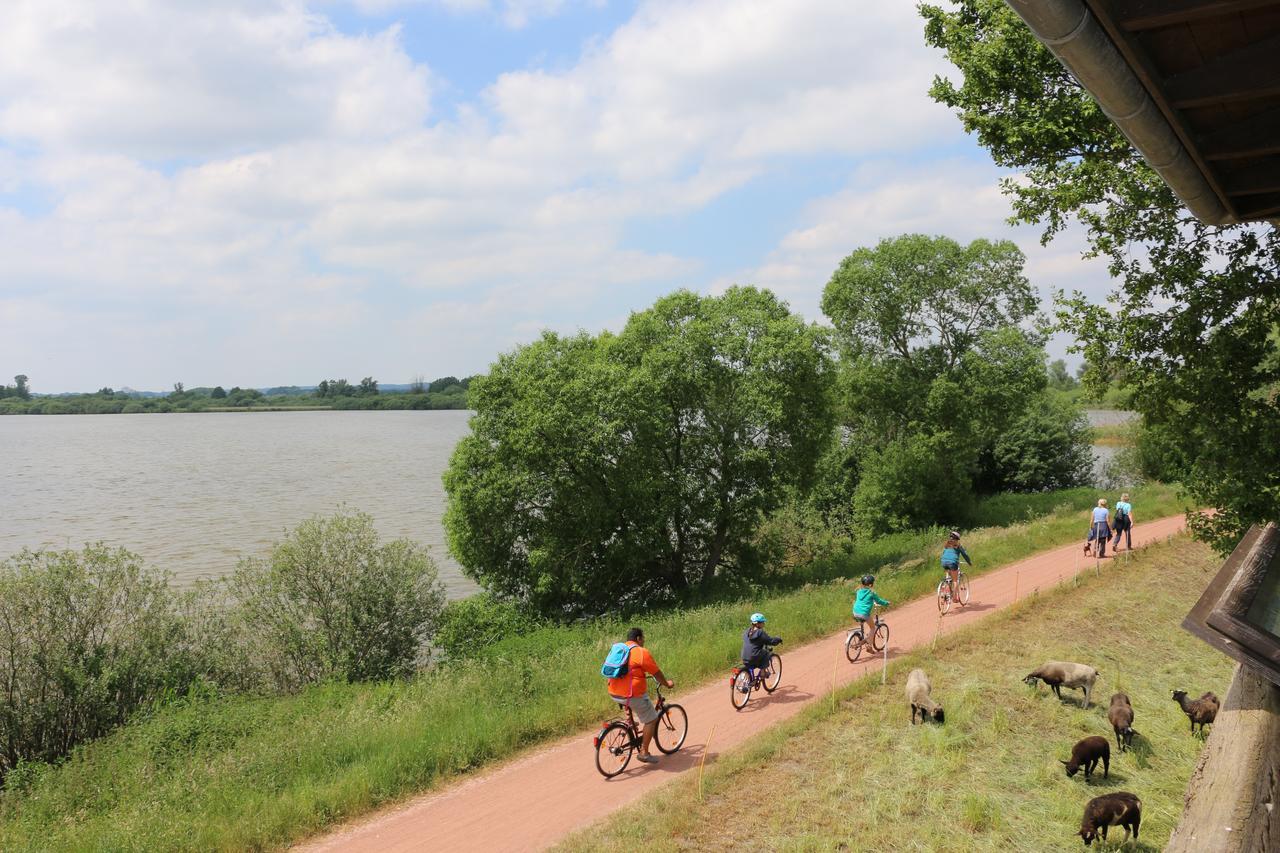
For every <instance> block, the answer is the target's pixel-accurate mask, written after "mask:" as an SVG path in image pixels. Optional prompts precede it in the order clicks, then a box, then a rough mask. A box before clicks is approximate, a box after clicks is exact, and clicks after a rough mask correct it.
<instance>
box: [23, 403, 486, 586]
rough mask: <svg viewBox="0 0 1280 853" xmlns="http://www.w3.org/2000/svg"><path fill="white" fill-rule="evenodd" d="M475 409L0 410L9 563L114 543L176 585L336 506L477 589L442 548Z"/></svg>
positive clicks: (450, 580)
mask: <svg viewBox="0 0 1280 853" xmlns="http://www.w3.org/2000/svg"><path fill="white" fill-rule="evenodd" d="M470 416H471V413H470V412H465V411H437V412H333V411H320V412H254V413H244V414H238V413H237V414H164V415H67V416H57V415H32V416H16V415H15V416H12V417H0V448H3V460H4V462H3V464H4V468H5V472H4V479H3V485H2V486H0V559H2V558H4V557H8V556H10V555H11V554H14V553H16V552H17V551H19V550H21V549H22V548H23V547H31V548H43V547H52V548H67V547H72V548H78V547H80V546H81V545H82V544H83V543H85V542H96V541H99V540H101V541H103V542H106V543H108V544H110V545H119V546H123V547H125V548H128V549H129V550H130V551H133V552H135V553H137V554H140V555H141V556H142V557H143V558H144V559H145V560H146V561H147V562H148V563H150V564H152V565H155V566H159V567H161V568H164V569H166V570H168V571H169V572H171V573H173V575H174V576H175V578H176V579H177V581H178V582H179V583H184V582H185V583H189V582H191V581H193V580H195V579H197V578H202V577H206V578H207V577H214V576H219V575H224V574H227V573H229V572H230V571H231V570H232V569H233V568H234V567H235V564H236V561H237V560H238V559H239V558H240V557H242V556H247V555H257V556H264V555H265V554H266V553H267V551H268V549H269V548H270V546H271V544H272V543H273V542H276V541H278V540H279V539H281V538H282V537H283V535H284V533H285V531H286V530H287V529H289V528H292V527H293V526H295V525H296V524H297V523H298V522H300V521H302V520H303V519H305V518H308V517H310V516H312V515H315V514H317V513H321V514H329V513H332V512H333V511H334V510H335V509H337V508H338V506H339V505H342V504H345V505H346V506H347V507H349V508H351V509H359V510H361V511H363V512H367V513H368V514H369V515H371V516H373V519H374V521H375V523H376V525H377V528H378V532H379V533H380V534H382V536H383V537H386V538H406V539H411V540H413V541H415V542H420V543H422V544H424V545H426V546H427V547H428V548H429V549H430V552H431V556H432V557H433V558H434V559H435V561H436V564H437V565H438V566H439V568H440V576H441V580H442V581H443V582H444V583H445V586H446V587H447V589H448V591H449V595H450V597H460V596H463V595H469V594H471V593H473V592H475V591H476V589H477V588H476V586H475V585H474V584H472V583H471V582H470V581H468V580H467V579H466V578H464V577H463V576H462V573H461V571H460V570H459V568H458V565H457V563H455V562H454V561H453V560H452V559H450V558H449V555H448V553H447V551H446V549H445V537H444V528H443V526H442V523H441V519H442V518H443V515H444V506H445V495H444V486H443V484H442V483H441V480H440V477H441V474H442V473H443V472H444V469H445V466H446V465H447V464H448V462H449V455H450V454H451V453H452V452H453V448H454V445H455V444H457V442H458V440H459V439H460V438H462V437H463V436H465V435H466V434H467V420H468V418H470Z"/></svg>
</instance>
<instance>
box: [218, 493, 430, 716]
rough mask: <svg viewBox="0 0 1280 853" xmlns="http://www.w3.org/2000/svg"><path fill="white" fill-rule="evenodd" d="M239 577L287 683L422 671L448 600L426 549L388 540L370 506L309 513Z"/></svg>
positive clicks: (244, 616) (262, 649) (253, 630)
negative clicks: (381, 534)
mask: <svg viewBox="0 0 1280 853" xmlns="http://www.w3.org/2000/svg"><path fill="white" fill-rule="evenodd" d="M229 583H230V592H231V595H232V597H233V598H234V599H235V601H236V602H237V610H238V618H239V621H240V624H241V626H242V628H243V629H244V630H246V631H247V632H248V634H247V642H249V643H252V644H254V645H255V646H256V648H257V649H258V655H257V662H258V664H259V665H260V666H261V667H262V669H263V671H264V672H265V673H266V675H267V677H268V679H269V680H270V681H271V682H272V683H273V684H274V686H275V687H277V688H278V689H282V690H293V689H297V688H298V687H301V686H302V685H305V684H309V683H312V682H317V681H324V680H327V679H333V678H336V679H342V680H346V681H363V680H368V679H383V678H392V677H398V676H403V675H408V674H410V673H412V672H413V671H414V670H415V669H416V668H417V666H418V665H419V663H420V662H421V658H422V657H423V654H424V651H423V650H424V649H425V647H426V646H425V644H426V641H427V639H428V638H429V637H430V636H431V634H432V633H433V631H434V629H435V626H436V622H437V619H438V618H439V615H440V611H441V609H442V608H443V607H444V600H445V599H444V588H443V586H442V585H441V584H440V582H439V580H438V578H437V574H436V567H435V564H434V563H433V562H432V561H431V558H430V557H429V556H428V555H427V553H426V551H425V550H424V549H423V548H422V547H421V546H419V545H416V544H414V543H412V542H409V541H408V540H404V539H397V540H395V541H393V542H389V543H387V544H385V545H383V544H379V542H378V534H377V533H376V532H375V531H374V529H373V519H372V518H371V517H370V516H368V515H366V514H364V513H347V512H339V513H337V514H336V515H334V516H332V517H330V518H321V517H319V516H317V517H314V518H311V519H309V520H307V521H304V522H303V523H302V524H300V525H298V527H297V528H296V529H294V530H293V532H292V533H290V534H289V536H288V537H287V538H286V539H285V540H284V541H283V542H281V543H279V544H277V545H275V546H274V547H273V548H272V549H271V554H270V556H269V557H268V558H267V559H266V560H262V559H258V558H246V559H244V560H241V561H240V564H239V565H238V566H237V568H236V571H235V574H234V575H232V577H231V579H230V581H229Z"/></svg>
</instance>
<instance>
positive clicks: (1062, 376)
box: [1049, 358, 1080, 391]
mask: <svg viewBox="0 0 1280 853" xmlns="http://www.w3.org/2000/svg"><path fill="white" fill-rule="evenodd" d="M1079 384H1080V383H1079V382H1077V381H1076V379H1075V377H1074V376H1072V375H1071V374H1070V373H1068V372H1067V363H1066V362H1065V361H1063V360H1062V359H1060V358H1055V359H1054V360H1053V361H1051V362H1049V387H1050V388H1054V389H1056V390H1058V391H1070V390H1071V389H1072V388H1075V387H1077V386H1078V385H1079Z"/></svg>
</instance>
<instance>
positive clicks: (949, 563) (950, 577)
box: [942, 530, 973, 605]
mask: <svg viewBox="0 0 1280 853" xmlns="http://www.w3.org/2000/svg"><path fill="white" fill-rule="evenodd" d="M961 558H964V561H965V562H966V563H968V564H969V565H970V566H972V565H973V560H970V559H969V552H967V551H965V550H964V546H963V545H961V544H960V531H958V530H952V531H951V532H950V533H949V534H947V544H946V546H945V547H943V549H942V570H943V571H945V572H946V573H947V582H948V583H949V584H951V598H952V600H956V589H958V587H959V583H960V559H961ZM959 603H960V604H961V605H963V604H964V602H963V601H961V602H959Z"/></svg>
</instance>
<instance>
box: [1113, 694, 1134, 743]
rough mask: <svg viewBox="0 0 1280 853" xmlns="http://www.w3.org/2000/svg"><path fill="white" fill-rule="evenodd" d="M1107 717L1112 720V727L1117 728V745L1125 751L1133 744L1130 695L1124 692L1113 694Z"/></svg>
mask: <svg viewBox="0 0 1280 853" xmlns="http://www.w3.org/2000/svg"><path fill="white" fill-rule="evenodd" d="M1107 719H1108V720H1110V721H1111V728H1113V729H1115V730H1116V746H1117V747H1118V748H1119V749H1120V751H1121V752H1124V750H1125V749H1126V748H1127V747H1130V746H1133V706H1132V705H1130V704H1129V697H1128V696H1126V695H1125V694H1123V693H1114V694H1112V696H1111V707H1110V708H1108V709H1107Z"/></svg>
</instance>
